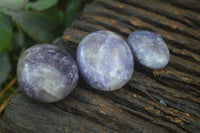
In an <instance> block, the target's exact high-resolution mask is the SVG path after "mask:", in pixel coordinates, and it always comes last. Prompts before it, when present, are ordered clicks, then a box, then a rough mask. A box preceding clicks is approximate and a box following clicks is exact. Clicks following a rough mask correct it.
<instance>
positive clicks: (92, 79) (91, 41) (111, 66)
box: [77, 31, 134, 91]
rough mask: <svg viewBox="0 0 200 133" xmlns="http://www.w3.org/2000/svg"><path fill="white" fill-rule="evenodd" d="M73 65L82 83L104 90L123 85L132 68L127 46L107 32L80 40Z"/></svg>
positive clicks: (129, 76) (115, 35) (132, 63)
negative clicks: (78, 71) (83, 80)
mask: <svg viewBox="0 0 200 133" xmlns="http://www.w3.org/2000/svg"><path fill="white" fill-rule="evenodd" d="M77 62H78V66H79V70H80V72H81V74H82V77H83V78H84V79H85V80H86V82H87V83H88V84H89V85H90V86H92V87H93V88H95V89H98V90H104V91H113V90H116V89H119V88H121V87H122V86H124V85H125V84H126V83H127V82H128V81H129V79H130V78H131V76H132V73H133V67H134V66H133V65H134V60H133V56H132V53H131V50H130V49H129V47H128V45H127V43H126V42H125V41H124V40H123V39H122V38H121V37H120V36H118V35H117V34H115V33H113V32H110V31H96V32H93V33H90V34H89V35H87V36H86V37H84V38H83V39H82V41H81V42H80V44H79V46H78V50H77Z"/></svg>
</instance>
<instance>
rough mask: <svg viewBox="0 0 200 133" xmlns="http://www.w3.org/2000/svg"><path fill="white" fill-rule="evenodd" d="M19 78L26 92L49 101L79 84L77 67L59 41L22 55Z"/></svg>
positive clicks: (32, 48) (36, 47) (35, 97)
mask: <svg viewBox="0 0 200 133" xmlns="http://www.w3.org/2000/svg"><path fill="white" fill-rule="evenodd" d="M17 78H18V83H19V86H20V88H21V89H22V90H23V91H24V92H25V94H26V95H28V96H29V97H30V98H32V99H34V100H37V101H40V102H43V103H50V102H55V101H58V100H61V99H63V98H64V97H65V96H67V95H68V94H69V93H71V92H72V90H73V89H74V88H75V87H76V85H77V81H78V68H77V65H76V63H75V61H74V59H73V58H72V57H71V56H70V54H69V53H68V52H67V51H65V50H63V49H61V48H60V47H58V46H56V45H50V44H41V45H35V46H33V47H31V48H29V49H27V50H26V51H25V52H24V53H23V54H22V55H21V57H20V59H19V61H18V66H17Z"/></svg>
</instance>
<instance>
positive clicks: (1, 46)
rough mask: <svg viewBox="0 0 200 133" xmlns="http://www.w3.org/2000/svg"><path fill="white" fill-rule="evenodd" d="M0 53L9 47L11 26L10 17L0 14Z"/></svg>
mask: <svg viewBox="0 0 200 133" xmlns="http://www.w3.org/2000/svg"><path fill="white" fill-rule="evenodd" d="M0 27H1V28H0V53H1V52H2V51H4V50H7V49H8V48H9V47H10V45H11V39H12V32H13V26H12V23H11V19H10V17H8V16H6V15H3V14H0Z"/></svg>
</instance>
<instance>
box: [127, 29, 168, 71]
mask: <svg viewBox="0 0 200 133" xmlns="http://www.w3.org/2000/svg"><path fill="white" fill-rule="evenodd" d="M128 45H129V47H130V48H131V50H132V53H133V55H134V57H135V58H136V60H137V61H138V62H139V63H141V64H142V65H144V66H146V67H149V68H151V69H161V68H163V67H165V66H166V65H167V63H168V62H169V58H170V55H169V50H168V47H167V45H166V43H165V42H164V40H163V39H162V38H161V37H160V36H158V35H157V34H155V33H153V32H150V31H145V30H141V31H135V32H133V33H132V34H130V36H129V37H128Z"/></svg>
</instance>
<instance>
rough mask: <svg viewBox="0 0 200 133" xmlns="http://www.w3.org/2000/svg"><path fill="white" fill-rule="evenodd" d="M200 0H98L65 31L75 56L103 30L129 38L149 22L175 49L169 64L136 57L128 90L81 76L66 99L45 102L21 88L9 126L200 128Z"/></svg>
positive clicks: (6, 117) (193, 132)
mask: <svg viewBox="0 0 200 133" xmlns="http://www.w3.org/2000/svg"><path fill="white" fill-rule="evenodd" d="M199 5H200V2H199V1H198V0H196V1H195V0H191V1H189V0H177V1H173V0H169V1H164V0H151V1H148V0H140V1H139V0H94V1H93V2H92V3H91V4H89V5H87V6H86V7H85V8H84V11H83V12H82V13H81V15H80V17H79V19H77V20H76V21H75V22H74V23H73V25H72V26H71V27H70V28H67V29H66V31H65V33H64V35H63V42H62V43H63V44H64V45H65V46H67V47H69V48H68V50H69V51H70V52H71V53H72V55H73V56H74V57H75V55H76V48H77V46H78V43H79V42H80V40H81V39H82V38H83V37H84V36H85V35H87V34H88V33H90V32H92V31H96V30H111V31H114V32H116V33H118V34H119V35H121V36H122V37H123V38H124V39H126V38H127V37H128V35H129V34H130V33H131V32H133V31H135V30H141V29H147V30H151V31H154V32H156V33H157V34H159V35H160V36H162V37H163V38H164V40H165V41H166V42H167V45H168V47H169V49H170V54H171V59H170V62H169V64H168V66H167V67H166V68H164V69H161V70H150V69H147V68H144V67H143V66H141V65H139V64H138V63H137V62H136V63H135V71H134V74H133V76H132V78H131V80H130V81H129V82H128V83H127V85H125V86H124V87H123V88H121V89H120V90H117V91H114V92H102V91H97V90H93V89H92V88H91V87H89V86H88V85H87V84H86V83H85V81H84V80H83V79H80V81H79V84H78V87H77V88H76V89H75V91H74V92H73V93H72V94H70V95H69V96H68V97H66V98H65V99H64V100H62V101H60V102H56V103H53V104H41V103H38V102H35V101H32V100H31V99H29V98H27V97H26V96H24V94H23V93H22V92H20V91H17V92H16V94H15V95H14V96H13V97H12V98H11V100H10V102H9V104H8V106H7V108H6V109H5V111H4V113H3V115H2V118H1V120H0V131H2V132H16V133H18V132H22V133H23V132H37V133H38V132H41V133H44V132H48V133H49V132H148V133H150V132H152V133H155V132H180V133H184V132H189V133H198V132H200V89H199V88H200V13H199V11H200V6H199Z"/></svg>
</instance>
